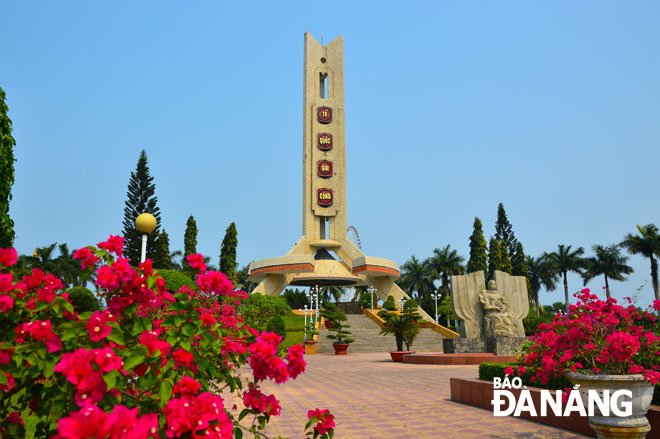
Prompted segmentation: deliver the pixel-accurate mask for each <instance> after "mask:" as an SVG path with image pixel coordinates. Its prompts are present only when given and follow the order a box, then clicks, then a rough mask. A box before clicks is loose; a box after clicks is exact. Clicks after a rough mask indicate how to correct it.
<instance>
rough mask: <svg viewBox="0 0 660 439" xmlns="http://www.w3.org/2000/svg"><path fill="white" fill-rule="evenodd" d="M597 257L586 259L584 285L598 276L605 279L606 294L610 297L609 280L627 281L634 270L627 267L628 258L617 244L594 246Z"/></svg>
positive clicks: (583, 274) (583, 275)
mask: <svg viewBox="0 0 660 439" xmlns="http://www.w3.org/2000/svg"><path fill="white" fill-rule="evenodd" d="M592 250H593V251H594V253H595V255H594V256H592V257H590V258H587V259H585V268H586V270H585V271H584V272H583V273H582V279H583V280H584V285H587V282H589V281H590V280H591V279H593V278H595V277H596V276H604V277H605V293H606V294H607V297H610V295H611V294H610V283H609V280H617V281H625V280H627V279H626V275H628V274H631V273H632V272H633V269H632V267H631V266H629V265H626V262H628V257H627V256H624V255H622V254H621V249H620V248H619V246H618V245H617V244H612V245H608V246H607V247H605V246H603V245H594V246H593V247H592Z"/></svg>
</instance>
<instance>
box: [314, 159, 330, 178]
mask: <svg viewBox="0 0 660 439" xmlns="http://www.w3.org/2000/svg"><path fill="white" fill-rule="evenodd" d="M316 175H318V176H319V177H321V178H330V177H332V162H331V161H329V160H319V161H318V162H316Z"/></svg>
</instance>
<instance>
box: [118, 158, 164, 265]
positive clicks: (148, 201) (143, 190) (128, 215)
mask: <svg viewBox="0 0 660 439" xmlns="http://www.w3.org/2000/svg"><path fill="white" fill-rule="evenodd" d="M153 180H154V178H153V177H152V176H151V175H150V174H149V165H148V163H147V153H146V151H145V150H144V149H143V150H142V151H141V152H140V158H138V162H137V167H136V168H135V172H131V178H130V180H129V181H128V192H127V193H126V196H127V197H128V199H127V200H126V204H125V207H124V223H123V224H124V230H123V234H124V238H125V243H124V244H125V245H124V255H125V256H126V257H127V258H128V259H129V260H130V261H131V265H133V266H137V265H138V264H139V263H140V249H141V247H142V237H141V236H140V232H138V230H137V229H136V228H135V219H136V218H137V217H138V215H140V214H141V213H150V214H152V215H153V216H154V217H156V229H155V230H154V231H153V232H151V233H150V234H149V239H148V240H147V258H149V259H151V260H152V261H153V260H154V250H155V248H156V244H157V242H158V233H159V229H160V209H159V208H158V206H157V203H158V198H157V197H156V196H155V193H156V185H155V184H154V183H153Z"/></svg>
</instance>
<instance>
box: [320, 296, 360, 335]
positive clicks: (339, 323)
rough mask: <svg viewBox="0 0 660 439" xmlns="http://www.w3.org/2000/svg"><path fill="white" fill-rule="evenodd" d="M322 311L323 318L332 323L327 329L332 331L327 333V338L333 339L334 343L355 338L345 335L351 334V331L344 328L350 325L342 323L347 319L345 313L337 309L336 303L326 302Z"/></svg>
mask: <svg viewBox="0 0 660 439" xmlns="http://www.w3.org/2000/svg"><path fill="white" fill-rule="evenodd" d="M323 311H324V313H323V314H322V315H323V318H324V319H326V320H328V322H330V323H332V328H330V329H328V331H330V332H333V333H334V334H330V335H328V338H329V339H331V340H335V342H334V343H335V344H344V343H353V342H354V341H355V339H354V338H350V337H347V335H351V331H347V330H346V328H350V327H351V325H347V324H345V323H343V322H345V321H346V320H348V318H347V317H346V314H344V313H343V312H341V311H339V310H338V309H337V305H335V304H334V303H328V305H326V308H325V309H324V310H323Z"/></svg>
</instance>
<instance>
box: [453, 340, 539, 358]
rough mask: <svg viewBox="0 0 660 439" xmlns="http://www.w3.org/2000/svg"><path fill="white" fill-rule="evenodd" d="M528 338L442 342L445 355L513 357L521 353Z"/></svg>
mask: <svg viewBox="0 0 660 439" xmlns="http://www.w3.org/2000/svg"><path fill="white" fill-rule="evenodd" d="M525 342H527V337H497V338H445V339H444V340H442V343H443V348H444V352H445V354H479V353H492V354H495V355H498V356H500V355H503V356H512V355H517V354H519V353H520V348H521V347H522V345H523V344H524V343H525Z"/></svg>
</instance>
